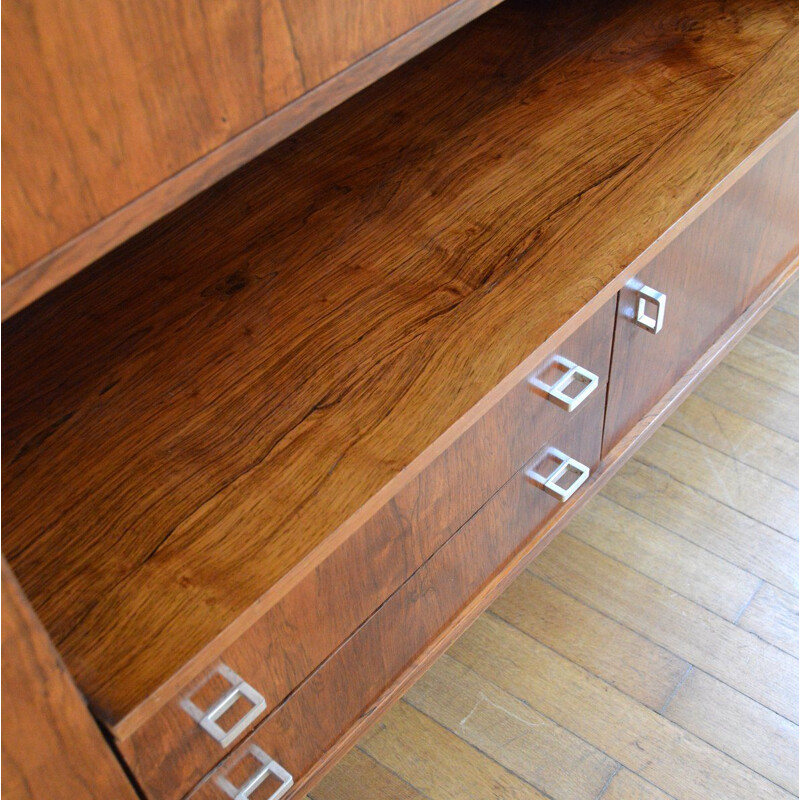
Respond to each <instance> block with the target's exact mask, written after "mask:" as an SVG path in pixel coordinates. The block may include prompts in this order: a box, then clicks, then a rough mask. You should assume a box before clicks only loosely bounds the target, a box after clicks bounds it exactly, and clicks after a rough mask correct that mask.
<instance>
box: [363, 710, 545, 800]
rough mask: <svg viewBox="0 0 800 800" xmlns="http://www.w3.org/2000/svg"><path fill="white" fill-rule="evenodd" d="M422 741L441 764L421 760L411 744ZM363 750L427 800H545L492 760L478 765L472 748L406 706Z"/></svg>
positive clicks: (374, 732) (372, 735)
mask: <svg viewBox="0 0 800 800" xmlns="http://www.w3.org/2000/svg"><path fill="white" fill-rule="evenodd" d="M415 739H421V740H422V741H423V742H424V746H425V747H426V749H427V750H429V751H430V752H440V753H441V752H444V751H445V750H446V751H447V752H448V753H449V754H450V756H451V757H450V758H449V759H448V760H447V762H446V763H439V762H437V761H434V760H433V759H429V760H425V761H420V759H419V758H417V753H416V752H415V749H414V748H413V747H412V746H410V745H411V744H412V742H413V741H414V740H415ZM362 746H363V747H364V749H365V750H366V752H368V753H369V754H370V755H371V756H372V757H373V758H379V759H380V760H381V761H382V762H384V763H387V764H390V765H391V766H392V768H393V769H394V770H396V771H397V772H398V773H399V774H400V775H402V776H403V778H404V779H405V780H407V781H411V782H413V783H414V785H415V786H418V787H420V788H421V789H422V790H423V791H424V792H425V797H428V798H430V800H448V798H455V797H459V796H460V795H462V793H464V792H465V791H466V792H468V793H469V797H470V798H471V799H472V798H474V800H494V798H497V797H503V798H509V800H547V795H544V794H542V793H541V792H538V791H537V790H536V789H535V788H534V787H533V786H531V785H530V784H527V783H525V782H524V781H523V780H521V779H520V778H519V777H517V776H516V775H515V774H514V773H513V772H512V771H511V770H509V769H507V768H505V767H504V766H503V765H501V764H498V763H497V762H494V761H490V760H487V761H485V762H483V763H477V762H476V759H475V756H474V750H473V748H471V747H470V746H469V745H468V744H467V743H466V742H464V741H462V740H460V739H458V738H457V737H456V736H454V735H453V734H452V733H451V732H450V731H448V730H447V729H446V728H444V727H443V726H441V725H437V724H436V722H434V721H433V720H432V719H430V718H429V717H427V716H426V715H424V714H421V713H420V712H419V711H417V710H416V709H415V708H413V707H412V706H410V705H407V704H405V703H403V704H401V705H400V706H398V709H397V713H395V714H393V715H392V717H391V719H390V720H387V721H386V723H385V724H379V725H377V726H376V727H375V728H374V729H373V730H372V731H370V732H369V733H368V734H367V736H366V737H365V738H364V742H363V745H362Z"/></svg>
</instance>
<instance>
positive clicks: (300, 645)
mask: <svg viewBox="0 0 800 800" xmlns="http://www.w3.org/2000/svg"><path fill="white" fill-rule="evenodd" d="M613 306H614V304H613V302H612V303H607V304H606V305H605V306H603V307H602V308H601V309H599V310H598V311H597V312H596V313H595V314H594V315H593V316H592V317H591V318H590V319H589V320H588V321H587V322H586V323H584V325H583V326H582V327H581V328H580V329H579V330H578V331H576V332H575V333H574V334H573V335H572V336H571V337H569V338H568V339H567V340H566V341H565V342H564V343H563V345H562V346H561V347H559V348H558V352H557V353H554V354H552V355H551V356H550V357H547V358H545V359H544V361H543V362H542V363H541V365H540V367H538V368H537V369H535V370H534V372H533V374H532V375H530V376H529V377H528V378H526V379H525V380H522V381H521V382H520V383H519V384H517V385H516V386H515V387H514V388H512V389H511V390H510V391H509V392H508V393H507V394H506V395H505V396H504V397H503V398H501V399H500V400H499V402H497V403H496V404H495V405H494V406H492V407H491V408H490V410H489V411H487V412H486V413H485V414H484V415H483V416H482V417H481V418H480V419H478V421H477V422H475V423H474V424H473V425H472V426H471V427H470V428H468V429H467V430H466V431H465V432H464V433H463V434H462V435H461V436H460V437H459V438H458V439H457V440H456V441H455V442H454V443H453V444H452V445H451V446H450V447H449V448H447V449H446V450H445V451H444V452H443V453H441V454H440V455H439V456H438V457H436V458H435V459H434V460H433V461H432V462H431V463H430V464H429V465H428V466H427V467H426V468H425V469H424V470H423V471H422V472H421V473H420V474H419V475H418V476H417V477H416V478H415V479H413V480H412V481H410V482H409V483H408V484H407V485H406V486H405V487H404V488H403V489H401V490H400V491H399V492H398V493H397V494H396V495H395V496H394V497H393V498H391V499H390V500H389V501H388V502H387V503H385V504H384V505H383V506H382V507H380V508H379V509H378V510H377V512H376V513H375V514H374V515H373V516H372V517H371V518H370V519H368V520H367V521H366V522H365V523H364V524H363V525H362V526H361V527H359V528H357V529H356V530H355V531H354V532H353V533H352V535H350V536H349V537H348V538H347V539H345V540H344V541H343V542H342V543H341V544H340V545H339V546H338V547H337V548H336V549H334V550H332V552H330V553H329V554H328V555H327V557H326V558H325V560H324V561H322V562H321V563H320V564H319V565H318V566H317V567H316V568H315V569H314V570H313V571H310V572H309V573H308V574H307V575H306V576H305V577H304V578H302V579H301V580H299V581H298V582H297V583H296V584H295V585H294V586H293V587H292V588H291V589H290V590H289V591H288V592H287V594H285V595H284V596H283V598H282V599H281V600H280V601H279V602H278V603H277V604H275V605H274V606H272V607H270V608H269V609H268V610H267V611H266V612H265V613H264V614H263V615H262V616H261V617H260V618H259V619H258V620H257V621H256V622H255V623H254V624H252V625H251V626H250V627H249V628H248V629H247V630H245V631H244V632H243V633H242V634H241V635H240V636H239V638H238V639H237V640H236V641H235V642H234V643H233V644H232V645H230V646H229V647H228V648H227V649H226V650H225V651H224V652H223V654H222V656H221V664H217V665H216V666H214V667H213V668H212V669H211V670H209V671H208V672H206V673H204V674H203V675H201V676H199V677H198V678H196V680H194V681H193V682H192V683H191V684H187V687H186V688H185V689H184V690H183V691H182V692H181V693H180V695H179V696H176V697H173V698H172V699H170V700H169V701H168V702H166V703H165V704H164V705H163V706H161V708H160V709H159V711H157V712H156V713H155V714H153V715H152V716H151V717H149V718H148V719H147V720H145V721H144V722H143V723H142V724H141V725H140V726H139V727H138V728H137V729H136V730H135V731H134V732H133V733H132V734H131V735H129V736H128V737H127V738H124V739H122V740H121V741H119V742H118V746H119V750H120V752H121V754H122V755H123V757H124V758H125V760H126V761H127V763H128V765H129V766H130V768H131V770H132V772H133V773H134V775H135V776H136V778H137V780H138V781H139V782H140V784H141V785H142V787H143V788H144V790H145V791H146V792H147V793H148V794H151V795H152V796H154V797H158V798H159V799H160V800H162V799H163V800H169V798H177V797H182V796H183V794H184V793H185V792H186V791H187V790H188V789H190V788H191V787H192V786H193V785H195V784H196V783H197V781H198V780H200V779H201V778H202V777H203V775H205V774H206V773H207V772H208V771H209V770H210V769H211V768H212V767H213V766H214V765H215V764H217V763H218V762H219V760H220V759H221V758H222V757H223V755H224V754H225V753H226V752H227V751H228V750H229V749H230V748H231V747H232V746H234V745H235V743H236V741H237V740H238V739H240V738H241V737H242V736H243V735H244V734H245V733H246V731H247V730H249V729H251V728H252V727H253V726H254V725H255V724H256V723H257V722H258V721H259V720H260V718H261V717H262V716H263V715H264V714H266V713H269V712H270V711H271V710H272V709H274V708H275V707H276V705H278V704H279V703H280V702H281V701H282V700H283V699H284V698H285V697H286V696H287V695H288V694H289V692H291V691H292V690H293V689H294V688H295V687H296V686H298V684H300V683H301V681H303V680H304V679H305V678H306V677H307V676H308V675H309V674H311V673H312V672H313V671H314V669H316V667H318V666H319V664H321V663H322V662H323V660H324V659H325V658H327V657H328V656H329V655H330V654H331V653H332V652H333V651H334V650H335V649H336V648H337V647H338V646H339V645H340V644H341V643H342V642H343V641H344V640H345V639H346V638H347V637H348V636H349V635H350V634H351V633H352V632H353V631H354V630H356V628H358V626H359V625H361V624H362V623H363V622H364V620H365V619H367V618H368V617H369V616H370V615H371V614H372V613H373V612H374V611H375V609H377V608H378V607H379V606H380V605H381V603H383V602H384V601H386V599H387V598H388V597H389V596H391V595H392V593H393V592H394V591H395V590H396V589H397V588H398V587H399V586H400V585H401V584H403V582H404V581H406V580H407V579H408V578H409V577H410V576H411V575H412V574H413V573H414V572H415V570H417V569H418V568H419V567H420V565H422V564H423V563H425V561H427V559H429V558H430V557H431V555H432V554H433V553H435V552H436V551H437V550H438V549H439V548H440V547H441V546H442V545H443V544H444V543H445V542H446V541H447V540H448V539H449V538H450V537H451V536H452V535H453V534H454V533H455V531H456V530H458V529H459V527H460V526H461V525H462V524H463V523H464V522H465V521H466V520H467V519H469V518H470V517H471V516H472V515H473V514H474V513H475V512H476V511H477V510H478V509H479V508H480V507H481V506H482V505H483V504H484V503H485V502H486V501H487V500H488V499H489V497H491V496H492V495H493V494H494V493H495V492H496V491H497V490H498V489H499V488H500V487H501V486H502V485H503V484H504V483H506V482H507V481H508V479H509V478H510V477H511V476H512V475H513V474H514V473H515V472H517V471H518V470H519V469H520V467H521V466H522V465H523V464H524V463H525V462H526V460H527V459H529V458H530V457H531V455H532V454H533V453H535V452H536V451H537V450H538V449H539V448H540V447H542V445H543V444H544V443H546V442H547V441H548V439H549V438H550V437H551V436H552V435H553V433H554V431H557V430H559V429H560V428H561V427H562V426H563V425H565V424H566V423H567V421H571V420H572V419H573V418H574V417H580V416H582V414H583V412H584V407H585V403H583V402H579V403H577V404H575V405H576V407H575V408H574V409H572V410H571V411H570V410H568V408H569V406H570V405H572V404H573V403H572V402H571V400H570V398H571V397H572V398H574V399H577V400H579V401H581V398H582V396H586V397H589V398H590V399H595V398H597V397H602V396H604V394H605V385H606V380H607V370H608V364H609V361H610V351H611V334H612V330H613V322H614V319H613V318H614V307H613ZM571 364H572V365H577V367H578V369H577V370H575V369H573V368H572V367H571V366H570V365H571ZM583 369H585V370H589V371H590V372H591V373H593V374H594V375H595V376H596V378H597V380H596V384H595V383H591V384H590V383H587V378H586V377H585V373H583ZM559 378H560V379H561V381H562V382H566V383H567V384H568V385H567V386H565V387H564V395H563V396H562V397H561V398H560V400H559V401H558V402H552V400H553V399H554V398H552V397H550V398H548V393H547V391H546V387H547V386H552V385H553V384H554V383H555V382H557V380H558V379H559ZM592 387H594V388H592ZM581 392H582V393H583V395H581V394H580V393H581ZM576 393H577V394H576ZM587 402H588V400H587ZM240 681H241V683H240V684H239V682H240ZM237 684H239V690H238V691H235V686H236V685H237ZM226 695H227V696H228V700H227V701H226V702H228V703H231V704H232V706H231V708H229V709H220V711H219V717H218V718H217V719H216V720H214V719H206V720H204V721H203V720H202V718H203V716H204V714H205V713H207V712H208V711H209V709H212V708H213V707H214V705H215V703H216V702H217V701H218V700H219V699H220V698H222V697H225V696H226ZM223 705H224V703H223ZM212 716H214V715H212ZM231 729H232V730H231ZM226 732H227V734H228V735H227V736H225V735H224V734H225V733H226Z"/></svg>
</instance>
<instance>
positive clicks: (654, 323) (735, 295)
mask: <svg viewBox="0 0 800 800" xmlns="http://www.w3.org/2000/svg"><path fill="white" fill-rule="evenodd" d="M797 179H798V157H797V138H796V133H793V134H790V135H788V136H786V137H785V138H784V139H783V140H782V141H781V142H780V143H779V144H777V145H776V146H775V147H774V148H772V150H770V151H769V152H768V153H767V154H766V155H765V156H764V157H763V158H762V159H761V161H759V162H758V163H757V164H756V165H755V166H754V167H753V168H752V169H750V170H749V171H748V172H747V173H746V174H745V175H744V176H743V177H742V178H741V179H740V180H739V181H738V182H737V183H736V184H734V185H733V187H731V189H729V190H728V191H727V192H726V193H725V194H724V195H722V197H720V199H719V200H717V201H716V202H715V203H714V204H713V205H712V206H711V207H710V208H709V209H708V210H706V211H705V212H704V213H703V214H702V215H701V216H700V217H699V218H698V219H697V220H696V221H695V222H693V223H692V224H691V225H690V226H689V227H688V228H687V229H686V230H685V231H683V233H681V234H680V236H678V238H677V239H675V240H674V241H673V242H672V243H671V244H669V245H668V246H667V247H666V248H665V249H664V250H663V251H662V252H661V253H660V254H659V255H657V256H656V257H655V258H654V259H653V260H652V261H651V262H650V263H649V264H648V265H647V266H646V267H645V268H644V269H642V270H641V272H639V274H638V275H637V276H636V278H634V279H633V280H631V281H629V282H628V284H627V285H626V286H625V288H624V289H623V290H622V291H621V292H620V294H619V302H618V306H617V320H616V332H615V338H614V349H613V353H612V362H611V375H610V378H609V394H608V411H607V419H606V426H605V433H604V438H603V454H604V455H605V454H606V453H608V451H609V450H610V449H611V448H612V447H614V445H616V444H617V443H618V442H619V441H620V439H621V438H622V437H623V436H624V435H625V434H626V433H627V432H628V431H629V430H630V429H631V428H632V427H633V426H634V425H635V424H636V423H637V422H638V421H639V420H640V419H641V418H642V417H643V416H644V415H645V414H646V413H647V412H648V411H649V410H650V409H651V408H652V407H653V406H654V405H655V403H656V402H657V401H658V400H659V399H660V398H661V397H662V396H663V395H664V394H665V393H666V392H667V391H668V390H669V389H670V388H671V387H672V386H673V385H674V384H675V383H676V381H678V380H679V379H680V378H681V377H682V376H683V375H684V374H685V373H686V372H687V371H688V370H689V368H690V367H691V366H692V365H693V364H694V363H695V362H696V361H697V359H698V358H699V357H700V356H701V355H702V354H703V353H704V352H705V351H706V350H707V349H708V348H709V347H710V346H711V345H712V344H713V343H714V342H715V341H716V340H717V339H718V338H719V337H720V336H722V335H723V334H724V333H725V331H726V330H727V329H728V328H729V327H730V326H731V325H732V324H733V322H734V321H735V320H736V319H737V318H738V317H739V316H740V315H741V314H742V312H743V311H744V310H745V309H746V308H747V306H748V305H749V304H750V303H751V302H752V301H753V300H754V299H755V298H756V297H757V296H758V295H759V293H760V292H761V291H763V289H765V288H766V286H767V284H768V283H769V282H770V281H771V280H772V279H773V278H774V277H776V276H777V274H778V272H779V271H780V270H781V269H782V268H784V267H785V266H786V265H787V264H788V263H789V262H790V261H791V260H792V259H793V258H795V257H796V254H797V238H798V237H797V214H798V207H797ZM649 290H652V292H651V291H649ZM659 309H660V310H659ZM659 315H661V317H662V318H661V319H660V320H659V319H658V317H659ZM657 328H660V329H659V330H656V329H657Z"/></svg>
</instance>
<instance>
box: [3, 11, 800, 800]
mask: <svg viewBox="0 0 800 800" xmlns="http://www.w3.org/2000/svg"><path fill="white" fill-rule="evenodd" d="M797 73H798V42H797V6H796V3H791V2H784V1H783V0H730V1H729V2H724V3H723V2H719V0H703V1H702V2H694V1H692V2H689V1H688V0H651V1H650V2H647V3H645V2H641V0H628V1H620V2H612V3H605V2H603V3H601V2H579V1H578V0H574V1H573V0H570V2H568V3H545V2H524V1H523V0H506V2H503V3H499V4H498V3H497V2H496V0H455V1H454V2H449V1H448V0H403V1H402V2H400V0H395V2H390V1H389V0H380V1H379V2H366V0H343V1H342V2H332V0H283V2H280V0H251V1H250V2H244V1H242V2H232V3H219V4H215V3H210V4H205V3H185V2H181V0H169V1H168V2H157V1H156V0H142V2H140V3H137V4H128V3H124V2H122V1H121V0H102V1H101V0H98V1H97V2H95V1H94V0H89V2H87V1H86V0H81V2H77V0H65V2H61V0H59V1H58V2H56V0H31V1H30V2H23V1H22V0H8V2H7V3H6V4H5V6H4V8H3V124H4V137H3V167H4V168H5V171H4V177H5V181H4V186H3V304H2V307H3V319H4V321H3V330H2V333H3V337H2V347H3V352H2V355H3V366H2V377H3V408H2V414H3V429H2V430H3V446H2V467H3V498H2V499H3V523H4V525H3V533H4V536H3V542H2V549H3V705H2V708H3V720H2V721H3V727H4V731H3V733H4V736H3V778H4V783H3V796H4V797H8V798H14V799H16V798H48V800H50V799H53V798H78V797H86V798H98V800H99V798H103V799H104V800H105V799H106V798H109V797H115V798H117V797H118V798H127V797H130V798H134V797H137V796H140V797H145V798H152V800H178V799H179V798H184V797H191V798H195V799H196V800H200V799H201V798H202V799H203V800H206V799H207V800H223V799H224V798H234V800H247V799H248V798H250V799H251V800H267V798H270V800H277V799H278V798H294V797H301V796H303V794H304V793H305V792H307V791H308V790H309V788H310V787H311V786H312V785H313V784H314V782H315V781H317V780H318V779H319V778H320V777H321V775H322V774H323V773H324V772H325V770H326V769H328V768H329V767H330V766H331V765H332V764H333V763H334V762H335V761H336V759H337V758H339V757H340V756H341V755H342V754H343V753H344V752H345V751H346V750H347V748H348V747H349V746H350V745H352V744H353V743H354V742H355V740H356V738H357V737H358V735H359V734H360V733H361V732H363V731H364V730H365V728H366V727H367V726H368V725H370V724H371V723H372V722H374V720H375V719H377V718H378V716H379V715H380V714H381V713H382V712H383V711H384V710H385V709H386V708H387V707H388V706H389V705H390V704H391V702H392V701H393V700H394V699H396V698H397V697H398V696H399V695H400V694H401V693H402V692H403V691H404V690H405V689H407V688H408V687H409V686H410V685H411V683H412V682H413V681H414V680H415V679H416V678H417V677H419V675H420V674H421V672H422V671H423V670H424V669H425V668H426V667H427V666H429V665H430V664H431V663H432V661H433V660H434V659H435V658H436V657H437V655H439V654H440V653H442V652H443V650H444V649H445V648H446V647H447V645H448V644H449V643H450V642H452V641H453V640H454V638H455V637H457V636H458V634H459V633H460V632H461V631H463V630H464V629H465V627H466V626H468V625H469V624H470V622H471V621H472V620H474V619H475V617H476V616H477V615H478V614H479V613H480V612H481V610H482V609H484V608H485V607H486V606H487V605H488V604H489V603H490V602H491V600H492V598H494V597H495V596H497V594H498V593H499V592H501V591H502V590H503V588H504V587H505V586H507V585H508V583H509V582H510V581H511V580H512V579H513V578H514V576H515V575H516V574H517V573H518V572H519V571H520V569H522V567H523V566H524V565H525V564H526V563H527V562H528V561H529V560H530V559H532V558H534V557H535V556H536V554H537V553H539V552H540V551H541V550H542V549H543V548H544V547H545V546H546V545H547V544H548V542H549V541H550V540H551V539H552V538H553V537H554V536H555V535H556V534H557V533H558V532H559V530H560V529H561V528H562V527H563V526H564V524H565V523H566V522H567V521H568V520H569V519H570V517H571V516H572V515H573V514H574V513H575V512H576V511H577V510H578V509H579V508H581V506H582V505H583V504H584V503H585V502H586V501H587V500H588V499H589V498H590V497H591V496H592V495H593V494H594V493H595V492H596V491H597V490H598V489H599V488H600V487H601V486H602V485H603V484H604V483H605V482H606V481H607V480H608V479H609V478H610V477H611V476H612V475H613V474H614V473H615V471H616V470H617V469H619V467H620V466H621V465H622V464H623V463H624V462H625V461H626V459H627V458H628V457H629V456H630V455H631V454H632V453H633V452H634V451H635V450H636V449H637V448H638V447H639V446H640V445H641V444H642V443H643V442H644V441H645V440H646V439H647V438H648V437H649V436H650V434H651V433H652V432H653V430H654V429H655V428H656V427H657V426H658V425H659V424H660V423H661V422H662V421H663V420H664V419H665V418H666V416H667V415H669V413H670V412H671V411H672V409H674V408H675V407H676V405H677V404H678V403H679V402H680V401H681V400H682V398H683V397H685V395H686V394H687V393H688V392H689V391H690V390H691V389H692V387H693V386H694V385H695V384H696V383H697V382H698V381H699V380H701V379H702V378H703V376H704V375H705V374H706V373H707V371H708V370H709V369H710V368H711V367H712V366H713V365H714V364H715V363H716V362H717V361H718V360H719V359H720V358H721V357H722V356H723V355H724V354H725V353H726V352H727V350H728V349H729V348H730V347H731V346H732V345H733V344H734V343H735V342H736V341H737V340H738V339H739V338H740V337H741V336H742V335H743V333H744V332H745V331H747V330H748V328H749V327H750V326H751V325H752V324H754V322H755V321H756V320H757V319H758V318H759V317H760V316H761V315H762V314H763V313H764V311H765V310H766V309H767V308H768V307H769V305H770V303H771V302H772V301H773V299H774V298H775V297H776V296H777V294H778V293H779V292H780V291H781V289H782V288H783V287H784V286H785V285H786V284H787V283H788V282H789V281H791V280H792V279H793V277H794V276H795V274H796V271H797V263H798V230H797V221H798V121H797V119H798V118H797Z"/></svg>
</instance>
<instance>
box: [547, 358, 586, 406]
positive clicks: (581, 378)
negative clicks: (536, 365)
mask: <svg viewBox="0 0 800 800" xmlns="http://www.w3.org/2000/svg"><path fill="white" fill-rule="evenodd" d="M553 363H554V364H556V365H558V366H559V367H560V368H561V369H563V370H564V374H563V375H562V376H561V377H560V378H559V379H558V380H557V381H556V382H555V383H553V384H552V385H550V386H547V385H544V384H540V383H539V381H535V385H536V386H537V387H538V388H540V389H543V390H544V391H545V393H546V394H547V399H548V400H549V401H550V402H551V403H555V404H556V405H557V406H558V407H559V408H563V409H564V411H567V412H571V411H574V410H575V409H576V408H577V407H578V406H579V405H580V404H581V403H582V402H583V401H584V400H585V399H586V398H587V397H588V396H589V395H590V394H591V393H592V392H593V391H594V390H595V389H596V388H597V387H598V385H599V383H600V378H598V377H597V375H595V374H594V373H593V372H589V370H588V369H585V368H584V367H579V366H578V365H577V364H576V363H575V362H574V361H570V360H569V359H568V358H564V356H556V357H555V358H554V359H553ZM573 383H579V384H583V388H582V389H581V390H580V391H579V392H578V393H577V394H576V395H575V396H570V395H569V394H567V389H569V387H570V386H572V384H573Z"/></svg>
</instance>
